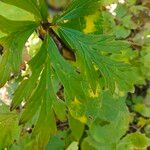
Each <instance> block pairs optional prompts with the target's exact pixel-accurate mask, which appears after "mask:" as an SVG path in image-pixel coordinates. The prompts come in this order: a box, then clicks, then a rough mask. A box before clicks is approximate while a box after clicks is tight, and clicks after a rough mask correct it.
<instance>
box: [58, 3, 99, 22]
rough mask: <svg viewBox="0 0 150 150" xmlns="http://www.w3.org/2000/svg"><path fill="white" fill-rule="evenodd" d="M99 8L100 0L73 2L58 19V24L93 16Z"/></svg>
mask: <svg viewBox="0 0 150 150" xmlns="http://www.w3.org/2000/svg"><path fill="white" fill-rule="evenodd" d="M98 8H99V0H82V1H81V0H73V1H72V2H71V4H70V5H69V6H68V7H67V8H66V10H65V11H64V13H63V14H62V15H60V16H59V17H57V18H56V20H55V22H56V23H61V22H63V21H64V20H70V19H75V18H80V17H83V16H85V15H86V16H87V15H89V14H93V13H94V12H95V11H97V10H98Z"/></svg>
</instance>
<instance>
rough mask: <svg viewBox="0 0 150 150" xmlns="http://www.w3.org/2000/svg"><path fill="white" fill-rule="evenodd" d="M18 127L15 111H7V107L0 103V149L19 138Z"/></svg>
mask: <svg viewBox="0 0 150 150" xmlns="http://www.w3.org/2000/svg"><path fill="white" fill-rule="evenodd" d="M19 132H20V128H19V127H18V117H17V114H16V113H15V112H9V108H8V107H7V106H6V105H5V104H2V103H0V133H1V134H0V149H4V148H6V147H8V146H10V145H12V144H13V143H14V141H15V140H18V138H19Z"/></svg>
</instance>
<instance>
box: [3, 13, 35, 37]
mask: <svg viewBox="0 0 150 150" xmlns="http://www.w3.org/2000/svg"><path fill="white" fill-rule="evenodd" d="M0 22H1V24H0V30H1V31H2V32H3V33H7V34H10V33H12V32H14V34H15V32H22V31H25V30H29V29H30V28H33V27H34V26H35V27H36V26H37V25H36V23H35V22H32V21H13V20H9V19H7V18H5V17H3V16H1V15H0ZM10 25H11V26H10Z"/></svg>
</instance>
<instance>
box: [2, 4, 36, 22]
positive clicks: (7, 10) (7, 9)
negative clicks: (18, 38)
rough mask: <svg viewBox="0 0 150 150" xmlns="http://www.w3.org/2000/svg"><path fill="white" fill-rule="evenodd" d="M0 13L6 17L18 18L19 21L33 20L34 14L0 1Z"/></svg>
mask: <svg viewBox="0 0 150 150" xmlns="http://www.w3.org/2000/svg"><path fill="white" fill-rule="evenodd" d="M0 14H1V15H2V16H4V17H6V18H7V19H11V20H20V21H26V20H30V21H34V20H35V18H34V15H33V14H31V13H30V12H27V11H25V10H23V9H21V8H18V7H16V6H13V5H9V4H6V3H3V2H1V1H0Z"/></svg>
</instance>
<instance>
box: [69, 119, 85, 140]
mask: <svg viewBox="0 0 150 150" xmlns="http://www.w3.org/2000/svg"><path fill="white" fill-rule="evenodd" d="M69 127H70V129H71V131H72V135H73V136H74V137H75V139H76V140H78V141H79V140H80V138H81V136H82V134H83V131H84V124H82V123H81V122H80V121H78V120H76V119H74V118H73V117H71V116H69Z"/></svg>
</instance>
